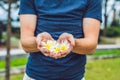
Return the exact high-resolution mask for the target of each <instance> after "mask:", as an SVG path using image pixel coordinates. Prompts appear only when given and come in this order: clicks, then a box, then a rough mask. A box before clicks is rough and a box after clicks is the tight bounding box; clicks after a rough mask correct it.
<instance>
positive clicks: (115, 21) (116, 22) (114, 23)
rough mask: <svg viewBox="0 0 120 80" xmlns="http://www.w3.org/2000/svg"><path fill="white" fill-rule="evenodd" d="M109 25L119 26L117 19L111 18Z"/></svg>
mask: <svg viewBox="0 0 120 80" xmlns="http://www.w3.org/2000/svg"><path fill="white" fill-rule="evenodd" d="M111 26H119V20H113V22H112V24H111Z"/></svg>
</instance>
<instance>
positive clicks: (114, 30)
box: [106, 27, 120, 37]
mask: <svg viewBox="0 0 120 80" xmlns="http://www.w3.org/2000/svg"><path fill="white" fill-rule="evenodd" d="M106 36H107V37H120V27H108V28H107V30H106Z"/></svg>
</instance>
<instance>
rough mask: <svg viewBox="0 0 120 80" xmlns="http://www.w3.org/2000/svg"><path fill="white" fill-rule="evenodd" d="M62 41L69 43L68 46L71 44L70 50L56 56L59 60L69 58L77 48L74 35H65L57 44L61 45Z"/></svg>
mask: <svg viewBox="0 0 120 80" xmlns="http://www.w3.org/2000/svg"><path fill="white" fill-rule="evenodd" d="M62 41H67V42H68V44H70V46H69V48H68V49H67V50H65V51H63V52H60V53H58V54H55V55H54V57H55V58H56V59H57V58H62V57H65V56H67V55H68V54H69V53H70V52H71V51H72V49H73V47H74V46H75V39H74V37H73V35H72V34H69V33H63V34H61V35H60V36H59V39H58V40H57V42H59V43H61V42H62Z"/></svg>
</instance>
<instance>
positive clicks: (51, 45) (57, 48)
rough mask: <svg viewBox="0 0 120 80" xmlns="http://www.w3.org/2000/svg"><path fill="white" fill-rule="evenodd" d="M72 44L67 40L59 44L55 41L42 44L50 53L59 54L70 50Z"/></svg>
mask: <svg viewBox="0 0 120 80" xmlns="http://www.w3.org/2000/svg"><path fill="white" fill-rule="evenodd" d="M69 46H70V44H69V43H68V42H67V41H66V40H65V41H62V42H61V43H58V42H57V41H55V40H48V41H47V42H42V47H43V48H46V49H48V50H49V51H50V52H53V53H59V52H62V51H65V50H67V49H68V48H69Z"/></svg>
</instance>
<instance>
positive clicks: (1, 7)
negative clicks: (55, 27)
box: [0, 0, 120, 80]
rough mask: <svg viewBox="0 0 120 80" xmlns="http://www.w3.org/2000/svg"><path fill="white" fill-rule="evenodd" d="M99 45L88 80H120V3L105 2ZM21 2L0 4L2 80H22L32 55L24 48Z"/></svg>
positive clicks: (115, 0)
mask: <svg viewBox="0 0 120 80" xmlns="http://www.w3.org/2000/svg"><path fill="white" fill-rule="evenodd" d="M102 1H103V3H102V6H103V8H102V14H103V16H102V19H103V22H102V24H101V30H100V35H99V41H98V42H99V45H98V46H97V50H96V52H95V53H94V55H91V56H87V65H86V73H85V78H86V80H120V69H119V67H120V0H102ZM19 4H20V2H19V0H0V80H22V78H23V75H24V70H25V65H26V62H27V57H28V54H25V52H24V51H23V50H22V47H21V44H20V23H19V15H18V10H19Z"/></svg>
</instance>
